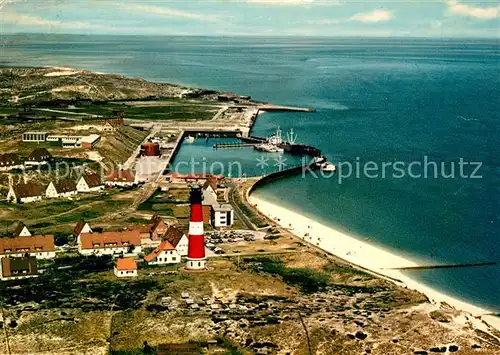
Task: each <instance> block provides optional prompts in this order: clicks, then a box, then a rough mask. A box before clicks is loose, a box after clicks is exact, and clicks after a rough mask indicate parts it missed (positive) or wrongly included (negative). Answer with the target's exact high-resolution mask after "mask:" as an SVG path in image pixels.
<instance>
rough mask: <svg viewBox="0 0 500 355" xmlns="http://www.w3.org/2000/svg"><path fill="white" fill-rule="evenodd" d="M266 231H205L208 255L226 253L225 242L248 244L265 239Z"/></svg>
mask: <svg viewBox="0 0 500 355" xmlns="http://www.w3.org/2000/svg"><path fill="white" fill-rule="evenodd" d="M265 236H266V233H265V232H260V231H253V230H227V231H210V232H206V233H205V246H206V253H207V256H214V255H216V254H225V253H226V251H225V249H227V248H224V244H248V243H253V242H257V241H262V240H264V237H265Z"/></svg>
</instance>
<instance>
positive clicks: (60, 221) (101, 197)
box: [0, 190, 133, 234]
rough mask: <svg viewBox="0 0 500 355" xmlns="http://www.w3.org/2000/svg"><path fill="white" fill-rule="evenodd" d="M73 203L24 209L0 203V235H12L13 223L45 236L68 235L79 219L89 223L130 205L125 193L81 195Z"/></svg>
mask: <svg viewBox="0 0 500 355" xmlns="http://www.w3.org/2000/svg"><path fill="white" fill-rule="evenodd" d="M77 196H78V197H77V198H75V199H73V200H67V199H66V200H64V199H60V200H42V201H40V202H34V203H28V204H24V205H18V204H11V203H7V202H0V216H1V217H2V218H1V219H0V231H1V232H3V233H4V234H8V233H9V232H12V230H13V228H15V222H16V221H23V222H24V223H25V224H26V225H28V226H30V225H32V226H33V229H34V230H35V231H36V230H37V229H42V230H43V232H45V233H53V232H57V231H69V230H71V226H72V225H73V226H74V224H76V222H78V221H79V220H80V219H82V218H83V219H85V220H89V221H92V220H93V219H97V218H99V217H101V216H103V215H105V214H108V213H113V212H116V211H118V210H120V209H121V208H126V207H127V206H129V205H131V204H132V202H133V197H132V196H130V197H129V196H128V194H127V193H123V194H120V192H119V191H118V190H112V191H110V192H108V191H106V192H105V193H104V194H98V193H91V194H80V195H77Z"/></svg>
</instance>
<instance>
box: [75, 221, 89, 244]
mask: <svg viewBox="0 0 500 355" xmlns="http://www.w3.org/2000/svg"><path fill="white" fill-rule="evenodd" d="M83 233H92V228H91V227H90V225H89V224H88V223H87V222H85V220H83V219H81V220H80V221H78V223H77V224H76V226H75V228H73V235H74V236H75V237H76V238H77V239H78V237H79V236H80V235H82V234H83Z"/></svg>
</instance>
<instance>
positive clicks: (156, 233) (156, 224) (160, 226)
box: [149, 214, 168, 241]
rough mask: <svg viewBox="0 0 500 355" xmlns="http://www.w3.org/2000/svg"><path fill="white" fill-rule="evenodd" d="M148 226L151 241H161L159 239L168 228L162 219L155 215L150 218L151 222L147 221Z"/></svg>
mask: <svg viewBox="0 0 500 355" xmlns="http://www.w3.org/2000/svg"><path fill="white" fill-rule="evenodd" d="M149 226H150V230H149V232H150V235H151V240H153V241H157V240H161V238H162V237H163V236H164V235H165V233H166V232H167V228H168V225H167V224H166V223H165V221H164V220H163V218H161V217H160V216H159V215H157V214H155V215H154V216H153V217H151V220H150V221H149Z"/></svg>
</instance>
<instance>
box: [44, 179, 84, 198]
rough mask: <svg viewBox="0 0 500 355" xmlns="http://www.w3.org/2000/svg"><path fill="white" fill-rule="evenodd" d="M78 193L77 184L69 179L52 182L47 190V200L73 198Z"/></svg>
mask: <svg viewBox="0 0 500 355" xmlns="http://www.w3.org/2000/svg"><path fill="white" fill-rule="evenodd" d="M77 193H78V191H77V190H76V184H75V182H74V181H73V180H69V179H64V180H58V181H56V182H53V181H51V182H50V184H49V186H47V189H46V190H45V196H46V197H47V198H58V197H71V196H74V195H76V194H77Z"/></svg>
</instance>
